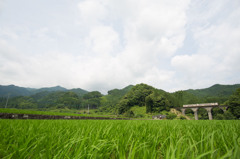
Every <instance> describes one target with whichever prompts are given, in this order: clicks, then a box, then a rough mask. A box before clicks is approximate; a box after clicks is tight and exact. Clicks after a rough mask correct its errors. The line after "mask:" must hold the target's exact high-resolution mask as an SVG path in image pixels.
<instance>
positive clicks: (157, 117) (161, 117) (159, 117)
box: [152, 114, 166, 119]
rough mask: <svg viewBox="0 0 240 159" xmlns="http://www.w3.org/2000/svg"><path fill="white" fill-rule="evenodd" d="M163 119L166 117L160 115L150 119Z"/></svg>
mask: <svg viewBox="0 0 240 159" xmlns="http://www.w3.org/2000/svg"><path fill="white" fill-rule="evenodd" d="M165 118H166V115H162V114H159V115H154V116H152V119H165Z"/></svg>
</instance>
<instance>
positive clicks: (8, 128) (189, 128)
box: [0, 119, 240, 159]
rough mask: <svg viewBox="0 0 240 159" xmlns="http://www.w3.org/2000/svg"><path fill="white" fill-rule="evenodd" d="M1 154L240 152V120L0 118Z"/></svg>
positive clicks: (147, 156)
mask: <svg viewBox="0 0 240 159" xmlns="http://www.w3.org/2000/svg"><path fill="white" fill-rule="evenodd" d="M0 129H1V132H0V158H4V159H8V158H14V159H15V158H20V159H21V158H43V159H45V158H56V159H59V158H71V159H72V158H93V159H95V158H104V159H105V158H110V159H118V158H119V159H135V158H136V159H139V158H143V159H154V158H160V159H174V158H177V159H200V158H201V159H204V158H205V159H209V158H210V159H211V158H212V159H216V158H222V159H224V158H231V159H237V158H240V122H239V121H237V120H235V121H208V120H206V121H180V120H173V121H169V120H163V121H159V120H157V121H155V120H7V119H4V120H3V119H2V120H0Z"/></svg>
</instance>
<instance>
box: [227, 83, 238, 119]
mask: <svg viewBox="0 0 240 159" xmlns="http://www.w3.org/2000/svg"><path fill="white" fill-rule="evenodd" d="M228 104H229V110H230V112H231V113H232V114H233V115H234V116H235V117H236V118H237V119H240V88H238V89H237V90H236V92H235V93H234V94H233V95H232V96H231V97H230V99H229V101H228Z"/></svg>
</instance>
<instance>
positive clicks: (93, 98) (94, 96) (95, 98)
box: [83, 91, 102, 109]
mask: <svg viewBox="0 0 240 159" xmlns="http://www.w3.org/2000/svg"><path fill="white" fill-rule="evenodd" d="M101 97H102V94H101V93H100V92H98V91H93V92H89V93H87V94H84V95H83V105H84V106H85V107H87V106H89V107H90V108H91V109H96V108H98V107H99V106H100V102H101Z"/></svg>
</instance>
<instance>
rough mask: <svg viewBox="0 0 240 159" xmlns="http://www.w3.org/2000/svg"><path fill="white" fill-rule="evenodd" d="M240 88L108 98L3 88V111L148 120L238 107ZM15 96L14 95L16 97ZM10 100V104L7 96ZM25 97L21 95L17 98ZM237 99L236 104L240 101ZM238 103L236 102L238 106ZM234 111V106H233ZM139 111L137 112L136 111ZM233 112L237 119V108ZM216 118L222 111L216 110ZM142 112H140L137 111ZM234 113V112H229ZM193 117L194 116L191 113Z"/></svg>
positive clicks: (142, 89)
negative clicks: (212, 105) (192, 107)
mask: <svg viewBox="0 0 240 159" xmlns="http://www.w3.org/2000/svg"><path fill="white" fill-rule="evenodd" d="M237 88H240V85H239V84H236V85H219V84H218V85H214V86H212V87H209V88H205V89H197V90H181V91H177V92H174V93H169V92H166V91H164V90H161V89H157V88H154V87H152V86H150V85H147V84H143V83H141V84H137V85H135V86H133V85H129V86H127V87H125V88H123V89H113V90H109V91H108V94H107V95H103V94H101V93H100V92H98V91H93V92H87V91H85V90H83V89H80V88H78V89H71V90H67V89H65V88H63V87H60V86H57V87H49V88H41V89H32V88H23V87H17V86H13V85H10V86H0V96H1V97H0V107H2V108H4V107H7V108H16V109H40V110H45V109H65V108H66V109H75V110H87V109H88V108H89V109H90V110H94V111H95V113H98V114H112V115H125V116H129V117H136V116H141V117H142V116H145V115H146V114H156V113H162V112H164V111H166V112H169V111H170V109H171V108H178V107H182V105H183V104H195V103H209V102H218V103H219V104H225V105H226V104H229V105H234V104H233V103H234V102H231V101H229V100H230V99H233V98H232V96H233V94H234V92H236V90H237ZM12 93H13V94H14V93H15V94H14V95H12ZM8 94H10V98H9V100H8V101H7V96H6V95H8ZM16 94H21V95H16ZM235 96H237V98H234V99H235V100H238V95H235ZM239 98H240V97H239ZM235 103H236V102H235ZM133 107H134V108H138V109H140V110H141V111H142V110H145V112H144V114H143V113H141V114H139V113H138V114H136V113H134V111H133V110H132V108H133ZM232 107H233V106H232ZM134 110H135V111H136V109H134ZM229 110H234V112H233V111H231V113H232V114H234V115H235V117H237V118H239V117H238V115H237V114H240V112H239V113H235V112H236V111H238V106H237V108H236V109H235V108H231V109H229ZM213 111H214V112H213V115H214V117H216V116H217V115H218V114H219V113H220V114H221V111H220V110H219V109H213ZM136 112H139V111H136ZM229 112H230V111H229ZM187 113H190V114H189V115H191V113H192V112H187ZM199 115H200V119H207V118H208V116H207V113H206V111H205V110H201V109H199Z"/></svg>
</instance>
